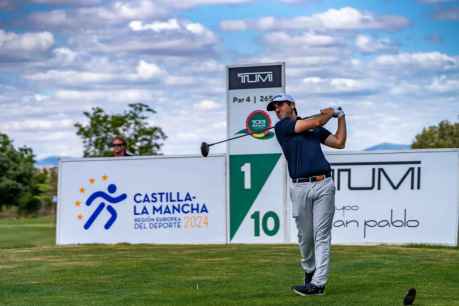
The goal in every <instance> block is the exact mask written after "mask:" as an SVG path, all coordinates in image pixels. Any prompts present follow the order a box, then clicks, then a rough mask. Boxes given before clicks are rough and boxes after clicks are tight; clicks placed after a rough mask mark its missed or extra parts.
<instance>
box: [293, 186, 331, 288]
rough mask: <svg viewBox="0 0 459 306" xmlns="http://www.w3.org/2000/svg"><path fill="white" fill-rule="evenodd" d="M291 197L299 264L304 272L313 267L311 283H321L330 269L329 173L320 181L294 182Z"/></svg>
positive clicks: (319, 284) (326, 277) (323, 283)
mask: <svg viewBox="0 0 459 306" xmlns="http://www.w3.org/2000/svg"><path fill="white" fill-rule="evenodd" d="M290 198H291V200H292V214H293V218H294V219H295V222H296V227H297V229H298V246H299V248H300V253H301V257H302V259H301V262H300V263H301V267H302V268H303V270H304V271H305V272H307V273H310V272H312V271H314V270H315V272H314V276H313V278H312V281H311V283H313V284H314V285H317V286H324V285H325V284H326V283H327V279H328V273H329V270H330V269H329V265H330V251H331V229H332V223H333V216H334V213H335V184H334V182H333V179H332V178H331V177H328V178H326V179H324V180H322V181H319V182H305V183H293V184H292V185H291V186H290Z"/></svg>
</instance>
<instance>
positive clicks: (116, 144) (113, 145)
mask: <svg viewBox="0 0 459 306" xmlns="http://www.w3.org/2000/svg"><path fill="white" fill-rule="evenodd" d="M112 147H124V143H112Z"/></svg>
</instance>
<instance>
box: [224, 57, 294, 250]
mask: <svg viewBox="0 0 459 306" xmlns="http://www.w3.org/2000/svg"><path fill="white" fill-rule="evenodd" d="M227 81H228V82H227V86H228V87H227V90H228V91H227V105H228V138H230V137H234V136H237V135H242V134H247V133H253V135H251V136H247V137H243V138H240V139H237V140H235V141H231V142H228V150H227V152H228V155H229V162H228V165H229V166H228V167H229V168H228V173H229V225H230V228H229V237H228V238H229V241H230V242H232V243H279V242H285V241H286V238H287V237H288V235H287V230H286V229H287V226H286V224H285V220H286V219H285V216H286V208H285V206H284V203H285V202H286V189H285V175H286V167H285V161H284V160H283V158H282V157H281V151H280V146H279V145H278V143H277V140H276V138H275V134H274V130H272V129H271V130H268V131H266V129H267V128H270V127H272V126H273V125H274V124H275V122H276V121H277V118H273V117H271V114H269V113H268V112H267V111H266V105H267V104H268V103H269V102H270V101H271V100H272V97H273V96H274V95H276V94H278V93H283V92H285V65H284V64H283V63H274V64H263V65H245V66H229V67H227Z"/></svg>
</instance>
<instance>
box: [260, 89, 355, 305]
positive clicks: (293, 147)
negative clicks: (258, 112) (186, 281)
mask: <svg viewBox="0 0 459 306" xmlns="http://www.w3.org/2000/svg"><path fill="white" fill-rule="evenodd" d="M267 110H268V111H275V112H276V115H277V117H278V118H279V122H277V123H276V125H275V131H276V137H277V141H278V142H279V144H280V146H281V147H282V151H283V152H284V155H285V158H286V160H287V164H288V171H289V175H290V177H291V179H292V184H291V186H290V198H291V200H292V214H293V218H294V219H295V223H296V227H297V229H298V245H299V249H300V253H301V257H302V259H301V261H300V264H301V268H302V269H303V271H304V275H305V276H304V285H298V286H293V287H292V290H293V291H294V292H295V293H297V294H299V295H303V296H309V295H322V294H324V291H325V285H326V283H327V279H328V274H329V265H330V249H331V246H330V245H331V229H332V222H333V215H334V213H335V184H334V182H333V179H332V178H331V168H330V164H329V163H328V161H327V160H326V159H325V156H324V154H323V152H322V148H321V144H324V145H326V146H328V147H331V148H336V149H343V148H344V146H345V144H346V121H345V116H344V112H343V111H342V110H335V109H333V108H325V109H322V110H321V111H320V115H318V116H315V117H313V118H309V119H302V118H300V117H297V111H296V108H295V100H294V98H293V97H292V96H290V95H287V94H280V95H277V96H274V97H273V100H272V101H271V102H270V103H269V104H268V106H267ZM332 117H336V118H338V128H337V130H336V133H335V134H332V133H330V132H329V131H328V130H327V129H325V128H324V127H323V125H325V124H326V123H327V122H328V121H329V120H330V119H331V118H332Z"/></svg>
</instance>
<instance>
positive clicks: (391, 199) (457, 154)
mask: <svg viewBox="0 0 459 306" xmlns="http://www.w3.org/2000/svg"><path fill="white" fill-rule="evenodd" d="M327 159H328V161H329V162H330V164H331V166H332V169H333V176H334V180H335V185H336V188H337V189H336V191H337V192H336V203H335V206H336V211H335V217H334V220H333V231H332V242H333V243H334V244H372V243H389V244H407V243H414V244H442V245H457V239H458V216H459V195H458V186H459V179H458V175H459V151H457V150H438V151H437V150H435V151H433V150H430V151H425V150H413V151H401V152H354V153H339V152H336V153H335V152H333V153H330V152H329V153H328V154H327ZM290 230H291V233H292V235H291V242H296V233H297V231H296V229H295V225H294V222H292V221H291V225H290Z"/></svg>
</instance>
